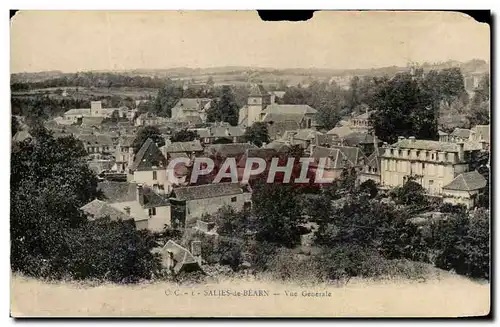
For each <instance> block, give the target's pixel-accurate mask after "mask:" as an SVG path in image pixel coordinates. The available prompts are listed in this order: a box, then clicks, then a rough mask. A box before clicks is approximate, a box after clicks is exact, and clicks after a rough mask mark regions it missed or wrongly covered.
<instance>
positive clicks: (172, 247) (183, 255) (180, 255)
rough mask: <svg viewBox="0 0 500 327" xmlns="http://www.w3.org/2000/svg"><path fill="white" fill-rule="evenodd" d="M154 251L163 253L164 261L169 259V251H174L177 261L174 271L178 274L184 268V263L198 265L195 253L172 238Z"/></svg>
mask: <svg viewBox="0 0 500 327" xmlns="http://www.w3.org/2000/svg"><path fill="white" fill-rule="evenodd" d="M154 252H159V253H160V254H161V256H162V259H163V260H162V261H166V260H167V258H168V257H167V256H168V255H169V252H170V253H172V255H173V257H174V260H175V261H174V262H175V266H174V272H175V273H176V274H177V273H179V272H180V271H181V270H182V268H183V267H184V265H188V264H195V265H197V264H198V262H197V261H196V259H195V258H194V256H193V254H192V253H191V252H189V250H188V249H186V248H184V247H183V246H181V245H179V244H177V243H175V242H174V241H172V240H168V242H167V243H166V244H165V246H163V248H161V249H158V250H156V249H155V251H154Z"/></svg>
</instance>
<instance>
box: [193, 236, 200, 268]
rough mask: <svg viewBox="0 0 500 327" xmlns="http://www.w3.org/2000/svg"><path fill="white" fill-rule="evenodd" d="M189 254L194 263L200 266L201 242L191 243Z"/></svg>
mask: <svg viewBox="0 0 500 327" xmlns="http://www.w3.org/2000/svg"><path fill="white" fill-rule="evenodd" d="M191 254H192V255H193V257H194V258H195V260H196V262H198V264H199V265H201V241H198V240H196V241H191Z"/></svg>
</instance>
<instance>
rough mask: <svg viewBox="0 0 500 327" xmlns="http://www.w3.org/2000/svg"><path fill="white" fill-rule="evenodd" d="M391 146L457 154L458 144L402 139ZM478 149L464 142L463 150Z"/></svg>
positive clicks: (472, 144) (473, 144) (476, 146)
mask: <svg viewBox="0 0 500 327" xmlns="http://www.w3.org/2000/svg"><path fill="white" fill-rule="evenodd" d="M393 146H395V147H398V148H403V149H419V150H429V151H443V152H459V144H458V143H454V142H441V141H431V140H418V139H414V140H411V139H402V140H400V141H398V142H396V143H394V144H393ZM476 149H478V145H477V144H476V143H474V142H464V150H465V151H471V150H476Z"/></svg>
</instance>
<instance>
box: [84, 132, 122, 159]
mask: <svg viewBox="0 0 500 327" xmlns="http://www.w3.org/2000/svg"><path fill="white" fill-rule="evenodd" d="M76 138H77V139H79V140H80V141H82V143H83V147H84V148H85V150H86V151H87V153H89V154H94V153H99V154H112V153H113V152H114V151H115V150H116V147H115V144H114V143H113V140H112V139H111V138H110V137H109V136H107V135H104V134H79V135H78V134H77V135H76Z"/></svg>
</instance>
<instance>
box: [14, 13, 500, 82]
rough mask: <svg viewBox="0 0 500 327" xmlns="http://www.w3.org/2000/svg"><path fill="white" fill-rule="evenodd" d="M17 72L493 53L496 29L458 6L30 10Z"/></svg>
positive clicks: (17, 46)
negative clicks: (272, 15)
mask: <svg viewBox="0 0 500 327" xmlns="http://www.w3.org/2000/svg"><path fill="white" fill-rule="evenodd" d="M10 36H11V72H12V73H17V72H38V71H48V70H60V71H63V72H76V71H88V70H128V69H141V68H142V69H162V68H173V67H191V68H209V67H223V66H251V67H272V68H277V69H280V68H311V67H314V68H332V69H355V68H376V67H385V66H393V65H395V66H406V65H407V63H408V62H420V63H422V62H425V61H427V62H443V61H447V60H457V61H467V60H471V59H474V58H477V59H483V60H487V61H489V60H490V28H489V26H488V25H486V24H482V23H478V22H476V21H475V20H474V19H473V18H471V17H469V16H467V15H465V14H462V13H456V12H367V11H343V12H339V11H322V12H316V13H315V14H314V17H313V18H312V19H310V20H309V21H306V22H265V21H262V20H261V19H260V17H259V16H258V14H257V12H255V11H197V12H195V11H182V12H179V11H128V12H127V11H21V12H18V13H17V14H16V15H15V16H14V17H13V18H12V19H11V29H10Z"/></svg>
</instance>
